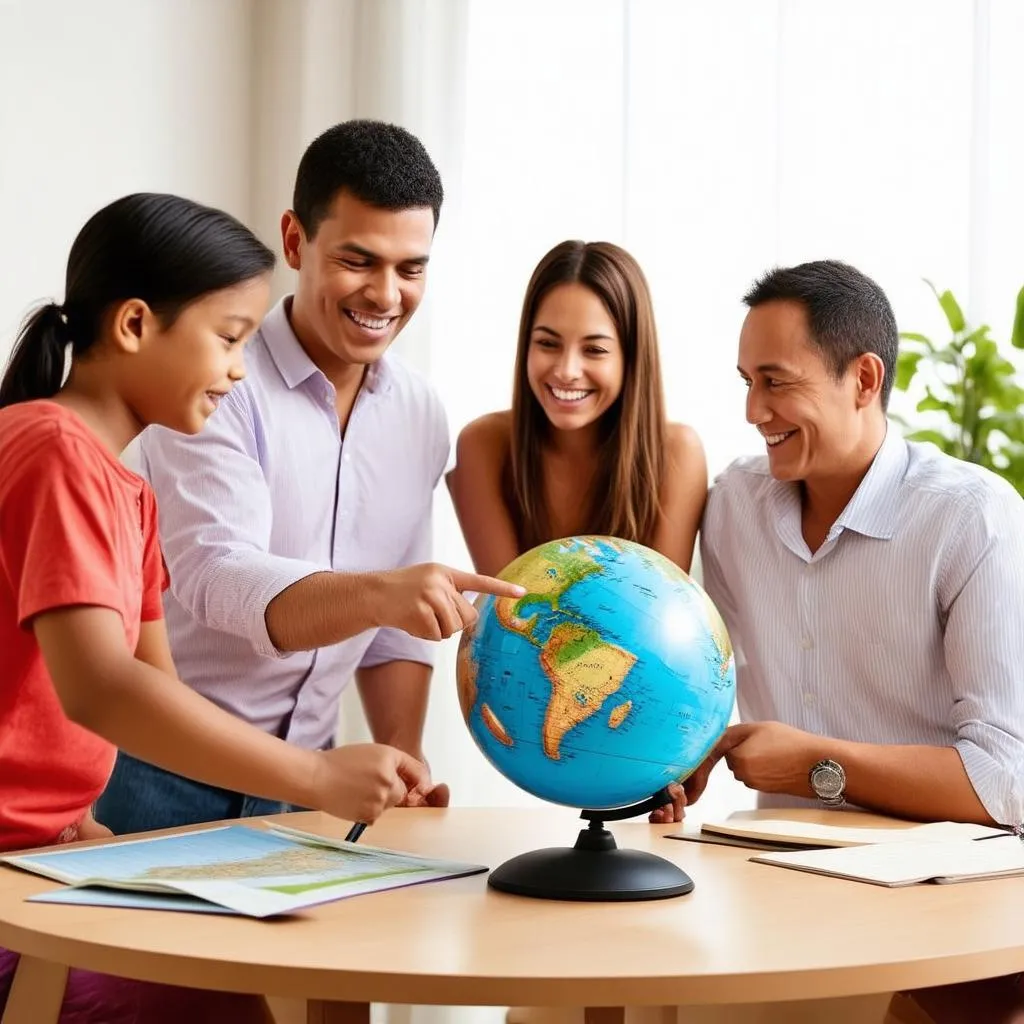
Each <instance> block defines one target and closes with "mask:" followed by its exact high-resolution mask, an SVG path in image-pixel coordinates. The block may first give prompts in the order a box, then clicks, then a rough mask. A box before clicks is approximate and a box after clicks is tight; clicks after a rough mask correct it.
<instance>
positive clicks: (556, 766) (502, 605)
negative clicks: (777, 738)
mask: <svg viewBox="0 0 1024 1024" xmlns="http://www.w3.org/2000/svg"><path fill="white" fill-rule="evenodd" d="M501 577H502V579H506V580H510V581H512V582H514V583H519V584H521V585H522V586H523V587H525V588H526V595H525V596H524V597H522V598H519V599H515V598H494V597H491V596H489V595H488V596H484V597H481V598H480V599H479V601H478V605H477V607H478V610H479V612H480V618H479V621H478V622H477V624H476V625H475V626H474V627H473V628H472V629H471V630H467V631H465V632H464V633H463V636H462V640H461V643H460V646H459V655H458V672H457V675H458V685H459V700H460V704H461V707H462V713H463V715H464V717H465V719H466V724H467V726H468V727H469V730H470V733H471V735H472V736H473V739H474V740H475V741H476V744H477V746H478V747H479V748H480V750H481V751H482V752H483V753H484V755H485V756H486V757H487V759H488V760H489V761H490V762H491V764H493V765H494V766H495V768H497V770H498V771H499V772H501V774H502V775H504V776H505V777H506V778H508V779H510V780H511V781H512V782H514V783H515V784H516V785H517V786H520V787H521V788H522V789H524V790H526V791H527V792H529V793H533V794H534V795H535V796H538V797H541V798H543V799H545V800H549V801H552V802H554V803H559V804H566V805H568V806H571V807H581V808H595V809H604V808H614V807H623V806H626V805H628V804H632V803H635V802H638V801H641V800H644V799H646V798H648V797H650V796H652V795H653V794H654V793H656V792H657V791H658V790H659V789H661V788H662V787H663V786H666V785H668V784H669V783H670V782H674V781H677V780H680V779H683V778H685V777H686V776H687V775H689V774H690V773H691V772H692V771H693V770H694V769H695V768H696V767H697V766H698V765H699V764H700V763H701V762H702V761H703V760H704V757H705V756H706V755H707V754H708V752H709V751H710V750H711V748H712V747H713V746H714V744H715V741H716V740H717V739H718V738H719V736H721V734H722V732H723V730H724V729H725V727H726V725H727V724H728V722H729V718H730V715H731V714H732V708H733V701H734V698H735V691H736V673H735V665H734V659H733V652H732V645H731V643H730V641H729V636H728V633H727V632H726V628H725V625H724V623H723V622H722V619H721V616H720V615H719V614H718V611H717V610H716V608H715V606H714V605H713V604H712V602H711V600H710V599H709V598H708V596H707V594H705V593H704V591H703V590H702V589H701V587H700V586H699V585H698V584H697V583H696V582H694V580H692V579H691V578H690V576H688V575H687V574H686V573H685V572H683V570H682V569H680V568H679V567H678V566H676V565H674V564H673V563H672V562H670V561H669V560H668V559H666V558H664V557H663V556H662V555H660V554H658V553H657V552H655V551H652V550H650V549H649V548H646V547H644V546H642V545H640V544H634V543H632V542H630V541H623V540H619V539H616V538H611V537H571V538H566V539H564V540H557V541H552V542H550V543H548V544H542V545H540V546H539V547H536V548H534V549H532V550H531V551H528V552H526V553H525V554H523V555H521V556H520V557H519V558H517V559H516V560H515V561H514V562H512V564H511V565H509V566H508V567H507V568H506V569H505V570H504V571H503V572H502V573H501Z"/></svg>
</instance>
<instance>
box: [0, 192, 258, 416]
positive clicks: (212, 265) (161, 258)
mask: <svg viewBox="0 0 1024 1024" xmlns="http://www.w3.org/2000/svg"><path fill="white" fill-rule="evenodd" d="M273 266H274V254H273V253H272V252H271V251H270V250H269V249H268V248H267V247H266V246H265V245H264V244H263V243H262V242H261V241H260V240H259V239H258V238H257V237H256V236H255V235H254V234H253V233H252V232H251V231H250V230H249V229H248V228H247V227H246V226H245V225H244V224H242V223H241V222H240V221H238V220H236V219H235V218H234V217H232V216H231V215H230V214H227V213H224V212H223V211H222V210H215V209H213V208H212V207H209V206H201V205H200V204H199V203H194V202H192V201H191V200H189V199H182V198H181V197H180V196H172V195H161V194H157V193H150V192H140V193H136V194H135V195H130V196H125V197H124V198H123V199H118V200H116V201H115V202H113V203H111V204H110V205H109V206H105V207H103V209H102V210H100V211H98V212H97V213H95V214H93V215H92V217H90V218H89V220H88V221H87V222H86V223H85V226H84V227H83V228H82V230H81V231H79V233H78V237H77V238H76V239H75V241H74V244H73V245H72V246H71V253H70V255H69V256H68V268H67V278H66V283H65V289H64V305H63V306H58V305H57V304H56V303H53V302H51V303H48V304H47V305H45V306H42V307H41V308H39V309H37V310H36V311H35V312H34V313H32V314H31V315H30V316H29V317H28V319H27V320H26V321H25V323H24V324H23V325H22V328H21V331H20V332H19V334H18V338H17V341H16V342H15V345H14V350H13V352H12V353H11V358H10V362H9V363H8V365H7V370H6V372H5V374H4V378H3V381H2V383H0V408H2V407H4V406H7V405H13V404H14V403H15V402H26V401H29V400H30V399H33V398H49V397H51V396H53V395H55V394H56V393H57V392H58V391H59V390H60V387H61V384H62V382H63V380H64V362H65V358H66V356H67V350H68V346H69V345H70V347H71V357H72V359H74V357H75V356H77V355H81V354H83V353H85V352H87V351H88V350H89V349H90V348H92V346H93V345H94V344H95V343H96V341H97V340H98V338H99V336H100V327H101V323H102V319H103V315H104V313H106V311H107V310H108V309H110V307H111V306H113V305H115V304H116V303H119V302H124V301H125V300H127V299H141V300H142V301H143V302H145V303H146V304H147V305H148V306H149V307H150V309H152V310H153V312H154V313H155V314H156V315H157V316H159V317H160V320H161V322H162V324H163V325H164V326H165V327H169V326H170V325H171V324H173V323H174V321H175V319H176V318H177V317H178V316H179V315H180V314H181V312H182V310H184V309H185V307H186V306H188V305H190V304H191V303H193V302H195V301H196V300H197V299H200V298H202V297H203V296H204V295H208V294H209V293H210V292H215V291H219V290H220V289H222V288H230V287H231V286H232V285H236V284H241V283H242V282H243V281H248V280H250V279H251V278H254V277H258V276H259V275H260V274H264V273H266V272H267V271H269V270H271V269H273Z"/></svg>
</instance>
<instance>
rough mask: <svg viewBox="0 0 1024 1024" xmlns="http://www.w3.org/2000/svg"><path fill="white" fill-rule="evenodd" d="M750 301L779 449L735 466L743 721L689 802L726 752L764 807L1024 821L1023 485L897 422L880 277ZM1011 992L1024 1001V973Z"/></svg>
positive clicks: (718, 570)
mask: <svg viewBox="0 0 1024 1024" xmlns="http://www.w3.org/2000/svg"><path fill="white" fill-rule="evenodd" d="M745 302H746V304H747V305H748V306H749V307H750V310H749V312H748V314H747V317H746V320H745V322H744V325H743V329H742V332H741V334H740V344H739V367H738V368H739V372H740V376H741V377H742V378H743V381H744V383H745V384H746V386H747V389H748V398H747V419H748V421H749V422H750V423H751V424H753V425H754V426H755V427H756V428H757V429H758V430H759V431H760V433H761V434H762V436H763V437H764V440H765V446H766V449H767V451H766V454H765V455H763V456H758V457H754V458H743V459H739V460H737V461H736V462H734V463H733V464H732V465H731V466H730V467H729V468H728V469H727V470H726V471H725V472H724V473H723V474H722V475H721V476H720V477H719V478H718V479H717V480H716V482H715V485H714V487H713V488H712V491H711V494H710V497H709V500H708V505H707V509H706V512H705V518H704V523H703V527H702V541H701V552H702V560H703V566H704V573H705V586H706V588H707V591H708V593H709V594H710V596H711V598H712V600H713V601H714V602H715V604H716V605H717V607H718V608H719V610H720V611H721V613H722V616H723V618H724V619H725V622H726V625H727V626H728V629H729V633H730V636H731V638H732V641H733V644H734V647H735V650H736V656H737V673H738V703H739V709H740V715H741V720H742V721H741V724H739V725H735V726H732V727H731V728H730V729H728V730H727V732H726V734H725V736H724V737H723V738H722V740H721V741H720V743H719V744H718V746H717V747H716V748H715V751H714V752H713V754H712V755H711V757H709V759H708V761H707V762H706V763H705V765H704V766H703V768H702V769H701V770H700V771H698V772H697V773H696V775H695V776H694V777H693V778H692V779H691V781H690V782H689V783H688V784H687V789H688V794H687V795H688V799H689V801H690V802H693V801H694V800H695V799H696V798H697V797H698V796H699V795H700V792H701V791H702V790H703V787H704V784H705V783H706V779H707V774H708V773H709V772H710V770H711V768H712V767H713V765H714V763H715V762H716V761H717V760H719V759H721V758H724V759H725V761H726V763H727V764H728V766H729V768H730V769H731V770H732V772H733V774H734V775H735V776H736V777H737V778H738V779H739V780H740V781H742V782H743V783H745V784H746V785H747V786H748V787H750V788H752V789H755V790H757V791H758V792H759V794H760V797H759V802H760V803H761V805H762V806H769V807H770V806H780V805H786V804H789V805H792V804H799V803H807V802H808V801H810V800H813V799H814V798H815V797H817V798H818V799H819V800H821V801H822V802H824V803H825V804H826V805H833V806H841V805H842V804H843V803H845V802H849V803H851V804H855V805H858V806H861V807H865V808H870V809H871V810H874V811H878V812H881V813H885V814H891V815H895V816H898V817H902V818H912V819H918V820H923V821H928V820H955V821H973V822H983V823H986V824H990V823H993V822H995V823H1000V824H1007V825H1016V824H1019V823H1020V822H1021V821H1022V820H1024V771H1022V768H1024V500H1022V498H1021V497H1020V495H1018V494H1017V492H1016V491H1015V490H1014V489H1013V488H1012V487H1011V486H1010V485H1009V484H1008V483H1007V482H1006V481H1004V480H1002V479H1001V478H1000V477H998V476H996V475H995V474H994V473H991V472H989V471H987V470H985V469H982V468H980V467H978V466H976V465H973V464H969V463H966V462H961V461H959V460H956V459H954V458H952V457H950V456H947V455H945V454H943V453H942V452H940V451H939V450H938V449H937V448H936V447H934V446H933V445H929V444H919V443H913V442H908V441H906V440H904V439H903V438H902V437H901V436H900V435H899V433H898V432H897V430H896V429H895V428H894V427H892V426H890V425H889V424H888V422H887V419H886V407H887V404H888V398H889V393H890V391H891V388H892V381H893V375H894V371H895V364H896V355H897V347H898V335H897V330H896V321H895V317H894V316H893V312H892V308H891V306H890V305H889V302H888V300H887V298H886V296H885V294H884V293H883V291H882V290H881V288H879V287H878V285H877V284H875V283H874V282H873V281H871V280H870V279H869V278H867V277H865V276H864V275H863V274H861V273H860V272H858V271H857V270H855V269H854V268H852V267H849V266H847V265H845V264H842V263H837V262H832V261H827V262H816V263H806V264H803V265H801V266H797V267H793V268H789V269H779V270H775V271H772V272H770V273H768V274H767V275H766V276H764V277H763V278H762V279H761V280H760V281H758V282H757V283H756V285H755V286H754V287H753V289H752V290H751V291H750V292H749V294H748V295H747V296H746V297H745ZM986 984H987V983H986ZM989 987H990V988H991V986H989ZM958 991H959V992H962V991H963V988H962V987H958ZM970 998H971V1000H975V999H977V998H978V993H972V994H971V996H970ZM993 998H994V999H996V1001H997V1002H998V1003H999V1007H1001V1008H1004V1009H1005V1011H1006V1013H1007V1014H1011V1013H1012V1012H1013V1010H1012V1007H1013V1005H1016V998H1017V995H1016V989H1015V987H1013V986H1010V985H1009V984H1004V985H1002V986H1001V987H1000V988H999V991H998V992H996V993H995V994H994V995H993ZM935 1002H936V1004H939V1003H941V1005H942V1007H943V1012H944V1013H946V1012H952V1010H953V1009H955V1006H954V1004H955V1003H956V1002H957V998H956V995H955V994H954V996H952V997H951V996H950V993H949V992H948V991H947V992H945V993H943V995H942V1000H936V1001H935ZM971 1006H973V1009H974V1010H975V1011H977V1006H978V1004H977V1003H976V1002H972V1003H971ZM929 1009H931V1007H929ZM936 1019H946V1018H945V1017H943V1018H939V1017H936ZM952 1019H956V1018H952ZM965 1019H966V1018H965ZM976 1019H981V1018H980V1017H979V1018H976ZM984 1019H986V1020H1003V1019H1007V1020H1009V1019H1012V1018H1011V1017H1009V1016H1006V1017H1002V1016H998V1013H997V1007H996V1004H995V1003H993V1015H992V1016H985V1017H984Z"/></svg>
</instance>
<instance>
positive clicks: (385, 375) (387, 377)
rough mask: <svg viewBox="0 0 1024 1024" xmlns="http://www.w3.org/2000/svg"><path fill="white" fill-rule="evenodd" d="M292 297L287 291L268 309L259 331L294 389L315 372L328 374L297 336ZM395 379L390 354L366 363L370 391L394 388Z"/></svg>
mask: <svg viewBox="0 0 1024 1024" xmlns="http://www.w3.org/2000/svg"><path fill="white" fill-rule="evenodd" d="M291 298H292V297H291V296H290V295H286V296H285V297H284V298H283V299H281V300H280V301H279V302H278V303H277V304H276V305H275V306H274V308H273V309H271V310H270V312H269V313H267V315H266V316H265V317H264V318H263V323H262V324H261V325H260V334H261V335H262V337H263V340H264V342H265V343H266V346H267V351H268V352H269V353H270V357H271V359H273V360H274V365H275V366H276V367H277V372H278V373H280V374H281V378H282V379H283V380H284V382H285V384H286V385H287V386H288V388H289V389H294V388H297V387H298V386H299V385H300V384H302V383H304V382H305V381H307V380H309V378H310V377H312V376H314V375H319V376H320V377H321V378H323V379H324V380H325V381H326V377H324V375H323V373H322V372H321V370H320V369H319V368H318V367H317V365H316V363H314V362H313V360H312V359H310V358H309V356H308V354H307V353H306V350H305V349H304V348H303V347H302V343H301V342H300V341H299V339H298V338H297V337H296V336H295V331H294V330H293V329H292V325H291V321H290V320H289V319H288V310H289V308H290V306H291ZM393 382H394V370H393V369H392V367H391V365H390V358H389V356H388V355H387V354H385V355H384V356H382V357H381V358H380V359H379V360H378V361H377V362H375V363H371V364H370V365H369V366H367V368H366V375H365V376H364V378H363V384H362V387H363V389H364V390H366V391H369V392H371V393H375V392H381V393H383V392H387V391H390V390H391V386H392V384H393Z"/></svg>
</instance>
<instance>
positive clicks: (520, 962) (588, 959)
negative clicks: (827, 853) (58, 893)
mask: <svg viewBox="0 0 1024 1024" xmlns="http://www.w3.org/2000/svg"><path fill="white" fill-rule="evenodd" d="M794 813H795V812H788V811H787V812H785V816H787V817H792V816H793V814H794ZM834 813H835V812H833V814H834ZM773 816H775V817H779V816H781V815H780V813H779V812H774V814H773ZM803 816H805V817H807V816H809V817H812V818H816V819H819V820H835V819H834V818H829V817H828V813H827V812H810V813H809V814H808V813H806V812H805V813H804V815H803ZM858 817H860V818H861V819H862V820H861V821H857V820H856V819H855V818H854V817H853V816H852V815H850V814H844V815H843V819H842V820H843V821H844V822H846V823H848V824H855V823H864V822H870V821H877V822H879V823H886V824H891V823H890V822H885V820H884V819H871V818H869V817H868V816H858ZM281 820H285V821H287V822H288V823H289V824H291V825H293V826H294V827H297V828H303V829H308V830H310V831H315V832H321V833H324V834H328V835H334V836H340V835H343V834H344V832H345V828H346V826H345V823H343V822H340V821H338V820H336V819H333V818H329V817H327V816H326V815H322V814H319V813H306V814H296V815H288V816H285V817H284V818H282V819H281ZM254 825H255V827H259V826H258V822H257V823H254ZM582 825H583V823H582V822H580V821H579V819H578V818H576V816H575V815H574V814H572V813H571V812H568V811H561V810H558V809H541V810H536V811H534V810H518V809H517V810H477V809H460V808H453V809H448V810H433V809H430V810H395V811H391V812H389V813H388V814H387V815H385V817H384V818H383V819H382V820H381V821H380V822H378V823H377V824H376V825H375V826H373V827H372V828H371V829H370V830H368V832H367V834H366V838H365V841H366V842H368V843H372V844H373V845H375V846H387V847H392V848H395V849H404V850H409V851H415V852H417V853H422V854H426V855H435V856H439V857H446V858H451V859H457V860H463V861H473V862H477V863H481V864H486V865H488V866H489V867H494V866H496V865H497V864H499V863H501V862H502V861H503V860H505V859H506V858H508V857H510V856H512V855H514V854H517V853H521V852H523V851H526V850H531V849H536V848H538V847H542V846H560V845H571V844H572V842H573V841H574V839H575V837H576V834H577V832H578V830H579V828H580V827H581V826H582ZM678 828H679V826H677V825H676V826H665V825H662V826H652V825H647V824H644V823H628V824H620V825H615V826H612V829H613V831H614V832H615V834H616V836H617V839H618V842H619V845H620V846H629V847H633V848H636V849H646V850H651V851H653V852H656V853H658V854H660V855H661V856H664V857H667V858H669V859H670V860H673V861H675V862H676V863H678V864H679V865H680V866H681V867H682V868H683V869H684V870H685V871H687V872H688V873H689V874H690V875H691V876H692V878H693V879H694V881H695V882H696V889H695V891H694V892H693V893H692V894H690V895H688V896H682V897H679V898H675V899H669V900H664V901H655V902H644V903H619V904H586V903H563V902H549V901H544V900H532V899H526V898H522V897H516V896H509V895H505V894H503V893H499V892H495V891H493V890H491V889H489V888H488V887H487V885H486V876H485V875H477V876H473V877H468V878H462V879H456V880H453V881H446V882H440V883H436V884H428V885H421V886H416V887H411V888H408V889H399V890H395V891H392V892H387V893H379V894H374V895H368V896H362V897H356V898H353V899H349V900H342V901H338V902H335V903H330V904H327V905H324V906H321V907H317V908H314V909H311V910H308V911H305V912H303V913H302V914H300V915H296V916H294V917H291V918H286V919H280V920H275V921H262V922H261V921H254V920H248V919H242V918H237V917H226V916H224V917H222V916H219V915H218V916H211V915H200V914H187V913H167V912H153V911H142V910H126V909H108V908H97V907H76V906H58V905H47V904H33V903H27V902H25V897H26V896H30V895H32V894H34V893H39V892H43V891H46V890H48V889H51V888H53V887H54V883H50V882H47V881H46V880H44V879H41V878H38V877H36V876H33V875H29V874H25V873H22V872H19V871H15V870H13V869H10V868H2V869H0V945H3V946H7V947H8V948H11V949H14V950H16V951H18V952H20V953H22V954H23V955H24V957H25V959H24V963H23V970H22V971H21V972H20V973H19V981H18V982H16V988H17V989H18V990H17V991H15V992H14V993H12V998H11V1003H10V1005H9V1007H8V1014H9V1016H10V1021H9V1020H8V1017H6V1016H5V1017H4V1024H10V1022H11V1021H13V1022H15V1024H23V1022H30V1024H49V1022H50V1021H53V1020H56V1016H55V1011H56V1006H57V1005H58V1004H57V1003H55V1002H54V999H53V998H52V997H50V998H49V1001H47V999H46V998H43V997H42V996H41V995H40V993H43V992H48V991H51V990H52V989H53V987H54V986H55V985H56V986H58V988H59V987H62V984H63V978H64V970H65V969H64V968H63V967H62V966H58V965H70V966H73V967H83V968H88V969H91V970H95V971H104V972H107V973H112V974H119V975H123V976H128V977H132V978H140V979H145V980H150V981H161V982H170V983H175V984H179V985H192V986H196V987H200V988H212V989H224V990H231V991H239V992H253V993H261V994H267V995H272V996H283V997H290V998H301V999H305V1000H309V1004H308V1006H309V1010H308V1020H310V1021H317V1022H328V1021H354V1020H366V1019H367V1017H368V1006H369V1004H370V1003H372V1002H383V1003H408V1004H416V1003H431V1004H439V1005H457V1004H461V1005H493V1006H529V1005H534V1006H566V1007H568V1006H576V1007H579V1006H585V1007H590V1008H594V1009H593V1010H591V1011H589V1012H588V1018H590V1019H593V1020H602V1019H603V1020H615V1019H619V1018H620V1017H621V1009H620V1008H622V1007H625V1006H669V1005H677V1004H740V1003H755V1002H773V1001H778V1000H793V999H824V998H832V997H842V996H851V995H859V994H864V993H878V992H890V991H893V990H897V989H906V988H917V987H923V986H930V985H937V984H945V983H950V982H958V981H966V980H973V979H977V978H984V977H992V976H996V975H1001V974H1009V973H1013V972H1017V971H1021V970H1024V927H1022V925H1021V922H1022V921H1024V881H1022V880H1021V879H1002V880H996V881H985V882H969V883H964V884H960V885H945V886H935V885H933V886H925V885H921V886H914V887H911V888H905V889H885V888H882V887H878V886H872V885H866V884H863V883H858V882H849V881H843V880H839V879H834V878H825V877H821V876H816V875H811V874H806V873H803V872H797V871H786V870H783V869H780V868H775V867H769V866H767V865H761V864H752V863H750V862H749V861H748V857H749V856H751V851H749V850H743V849H737V848H730V847H723V846H712V845H706V844H698V843H691V842H678V841H672V840H669V839H665V838H663V837H664V836H665V835H666V834H667V833H669V832H672V831H676V830H677V829H678ZM600 1008H613V1009H600Z"/></svg>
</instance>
